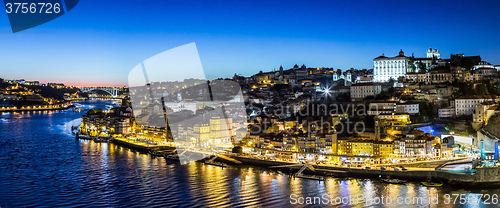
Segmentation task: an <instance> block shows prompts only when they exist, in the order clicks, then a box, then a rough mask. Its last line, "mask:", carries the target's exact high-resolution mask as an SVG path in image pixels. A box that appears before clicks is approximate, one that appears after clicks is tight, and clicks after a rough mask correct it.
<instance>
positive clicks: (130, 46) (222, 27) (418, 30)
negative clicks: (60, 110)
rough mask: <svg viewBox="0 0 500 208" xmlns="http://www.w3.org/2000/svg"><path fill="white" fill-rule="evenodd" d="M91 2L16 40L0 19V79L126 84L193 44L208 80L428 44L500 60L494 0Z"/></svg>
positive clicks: (362, 64)
mask: <svg viewBox="0 0 500 208" xmlns="http://www.w3.org/2000/svg"><path fill="white" fill-rule="evenodd" d="M383 2H384V3H379V2H378V1H369V2H368V1H338V2H337V1H276V0H273V1H189V0H186V1H153V0H142V1H111V0H109V1H94V0H82V1H80V3H79V4H78V5H77V6H76V7H75V8H74V9H73V10H71V11H70V12H69V13H67V14H65V15H63V16H61V17H59V18H57V19H55V20H53V21H51V22H48V23H46V24H43V25H40V26H38V27H35V28H31V29H28V30H26V31H22V32H18V33H15V34H13V33H12V32H11V29H10V25H9V21H8V18H7V15H6V13H1V14H0V47H1V50H0V56H1V57H2V59H1V60H2V62H3V64H2V68H1V70H0V77H3V78H8V79H13V78H24V79H27V80H40V81H42V82H64V83H68V84H77V85H115V86H122V85H126V84H127V75H128V73H129V71H130V70H131V69H132V68H133V67H134V66H136V65H137V64H139V63H140V62H141V61H143V60H145V59H147V58H149V57H151V56H154V55H156V54H158V53H161V52H163V51H165V50H168V49H171V48H175V47H177V46H181V45H184V44H187V43H191V42H196V45H197V47H198V52H199V54H200V59H201V62H202V65H203V67H204V70H205V74H206V76H207V77H208V78H217V77H231V76H232V75H234V74H235V73H238V74H242V75H246V76H248V75H251V74H254V73H257V72H259V71H261V70H262V71H269V70H272V69H273V68H279V66H280V65H283V66H284V67H285V68H290V67H292V66H293V65H294V64H299V65H302V64H305V65H306V66H310V67H322V66H324V67H333V68H340V69H348V68H351V67H353V68H358V69H362V68H371V67H372V60H373V58H374V57H377V56H379V55H381V54H382V53H385V54H386V55H388V56H395V55H397V53H398V52H399V50H400V49H403V51H405V53H406V55H411V53H412V52H414V53H415V56H417V57H422V56H425V50H427V49H428V48H429V47H433V48H438V49H439V50H441V54H442V57H443V58H448V57H449V54H450V53H465V54H466V55H481V57H482V58H483V60H485V61H489V62H491V63H492V64H500V56H499V55H500V39H499V37H498V36H499V34H500V21H499V20H500V12H498V11H500V2H499V1H484V2H483V1H475V2H471V1H453V2H450V3H447V2H439V1H383Z"/></svg>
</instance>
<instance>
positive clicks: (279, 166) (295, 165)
mask: <svg viewBox="0 0 500 208" xmlns="http://www.w3.org/2000/svg"><path fill="white" fill-rule="evenodd" d="M109 142H112V143H114V144H117V145H120V146H123V147H127V148H129V149H132V150H136V151H139V152H143V153H151V152H156V151H173V150H175V147H171V146H159V145H145V144H143V143H138V142H135V141H133V140H130V139H125V138H112V139H110V140H109ZM224 156H225V157H228V158H230V159H231V160H236V161H240V162H241V164H244V165H250V166H259V167H264V168H269V169H273V170H277V171H281V172H283V173H286V174H290V175H292V174H294V173H296V172H297V171H298V170H299V169H300V168H302V167H303V166H304V164H303V163H299V162H284V161H278V160H265V159H259V158H254V157H246V156H241V155H235V154H224ZM231 160H228V159H224V158H223V157H218V158H217V159H216V161H219V162H225V163H229V164H234V165H239V164H238V163H235V162H234V161H231ZM450 161H456V159H453V160H442V161H433V163H435V164H444V163H447V162H450ZM393 166H398V165H393ZM399 166H405V168H407V170H402V169H401V168H397V169H394V167H385V170H384V169H381V167H374V168H370V169H366V168H355V167H350V168H346V167H336V166H330V165H322V164H315V165H312V167H313V168H314V170H311V169H306V170H304V173H305V174H309V175H321V176H330V177H336V178H367V179H378V178H387V177H390V178H395V179H403V180H407V181H415V182H420V181H426V180H427V179H428V178H429V176H431V177H432V178H433V180H435V181H436V182H442V183H444V184H446V185H449V186H454V187H463V188H474V187H498V185H500V168H496V167H494V168H484V167H481V168H476V169H475V172H474V173H471V174H469V173H454V172H449V171H442V170H435V168H419V167H410V166H411V164H401V165H399Z"/></svg>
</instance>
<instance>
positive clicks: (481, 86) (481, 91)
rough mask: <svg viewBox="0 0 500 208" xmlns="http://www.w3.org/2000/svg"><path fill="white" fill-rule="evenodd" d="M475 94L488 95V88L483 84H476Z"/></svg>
mask: <svg viewBox="0 0 500 208" xmlns="http://www.w3.org/2000/svg"><path fill="white" fill-rule="evenodd" d="M475 94H476V95H488V94H489V93H488V88H487V87H486V85H485V84H478V85H477V87H476V93H475Z"/></svg>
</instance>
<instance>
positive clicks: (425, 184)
mask: <svg viewBox="0 0 500 208" xmlns="http://www.w3.org/2000/svg"><path fill="white" fill-rule="evenodd" d="M421 183H422V185H424V186H429V187H440V186H442V185H443V184H442V183H434V182H432V181H425V182H424V181H422V182H421Z"/></svg>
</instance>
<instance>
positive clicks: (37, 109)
mask: <svg viewBox="0 0 500 208" xmlns="http://www.w3.org/2000/svg"><path fill="white" fill-rule="evenodd" d="M73 107H75V105H73V104H71V105H68V106H64V107H56V108H31V107H30V108H16V109H0V113H2V112H29V111H54V110H67V109H70V108H73Z"/></svg>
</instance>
